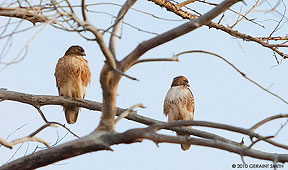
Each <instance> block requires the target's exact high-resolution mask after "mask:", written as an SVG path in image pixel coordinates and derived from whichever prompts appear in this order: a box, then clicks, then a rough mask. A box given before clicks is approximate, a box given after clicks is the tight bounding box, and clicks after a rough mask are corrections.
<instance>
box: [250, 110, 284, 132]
mask: <svg viewBox="0 0 288 170" xmlns="http://www.w3.org/2000/svg"><path fill="white" fill-rule="evenodd" d="M279 118H288V114H279V115H274V116H271V117H267V118H266V119H264V120H261V121H260V122H258V123H256V124H255V125H253V126H252V127H251V128H250V130H252V131H254V130H255V129H257V128H259V127H260V126H262V125H264V124H265V123H267V122H270V121H272V120H275V119H279Z"/></svg>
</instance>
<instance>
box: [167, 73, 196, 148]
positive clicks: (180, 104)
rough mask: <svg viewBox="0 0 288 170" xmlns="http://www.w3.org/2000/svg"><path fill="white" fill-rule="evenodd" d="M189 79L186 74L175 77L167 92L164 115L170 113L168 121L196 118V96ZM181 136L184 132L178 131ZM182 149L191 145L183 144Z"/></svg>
mask: <svg viewBox="0 0 288 170" xmlns="http://www.w3.org/2000/svg"><path fill="white" fill-rule="evenodd" d="M188 87H189V84H188V80H187V78H186V77H184V76H178V77H175V78H174V79H173V82H172V84H171V88H170V89H169V91H168V92H167V94H166V97H165V101H164V115H165V116H167V115H168V122H170V121H177V120H193V118H194V98H193V94H192V92H191V91H190V89H189V88H188ZM177 135H179V136H182V135H183V136H185V135H184V134H181V133H177ZM181 148H182V150H184V151H185V150H188V149H189V148H190V145H187V144H181Z"/></svg>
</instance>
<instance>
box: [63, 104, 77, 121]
mask: <svg viewBox="0 0 288 170" xmlns="http://www.w3.org/2000/svg"><path fill="white" fill-rule="evenodd" d="M63 110H64V112H65V117H66V121H67V123H68V124H73V123H75V122H76V120H77V117H78V112H79V107H63Z"/></svg>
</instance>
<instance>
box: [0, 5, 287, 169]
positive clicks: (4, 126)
mask: <svg viewBox="0 0 288 170" xmlns="http://www.w3.org/2000/svg"><path fill="white" fill-rule="evenodd" d="M97 2H100V1H97ZM107 2H108V1H107ZM109 2H110V1H109ZM111 2H112V1H111ZM123 2H124V1H123V0H121V1H119V2H118V1H117V3H119V4H123ZM216 2H219V1H216ZM272 2H273V1H271V3H272ZM246 3H247V2H246ZM264 5H265V3H264ZM240 6H242V4H241V5H240V4H239V5H236V6H234V9H239V8H240ZM265 6H266V9H268V6H267V5H265ZM191 7H195V8H198V9H199V11H201V12H204V11H207V10H208V9H206V8H199V5H197V4H196V5H195V6H191ZM134 8H136V9H140V10H143V11H146V12H150V13H153V14H155V15H157V16H161V17H165V18H169V19H180V18H179V17H177V16H175V15H174V14H172V13H169V12H167V11H166V10H165V9H164V8H160V7H159V6H156V5H154V4H153V3H151V2H148V1H139V2H137V3H136V4H135V6H134ZM281 8H282V7H281V6H280V9H281ZM94 9H95V10H97V11H105V12H109V13H113V14H114V15H116V14H117V13H118V11H119V7H116V6H111V5H101V6H97V7H95V8H94ZM244 9H245V7H244V8H243V10H244ZM244 11H245V10H244ZM225 16H226V19H225V20H224V21H223V24H224V25H227V24H229V25H231V24H232V23H233V22H234V21H235V16H234V15H232V14H231V13H227V14H225ZM233 16H234V17H233ZM248 16H249V17H250V18H255V17H257V18H258V19H259V20H265V19H268V18H271V17H273V18H274V19H279V18H280V16H277V15H276V14H263V13H252V14H250V15H248ZM88 19H89V20H90V21H91V22H92V23H94V24H95V26H97V27H98V28H107V27H108V26H109V25H110V24H111V23H112V21H113V19H112V18H111V16H107V15H103V14H93V15H91V16H89V18H88ZM286 20H287V19H286ZM3 21H7V18H3V17H0V23H1V25H2V23H3ZM215 21H218V20H215ZM125 22H127V23H129V24H132V25H134V26H137V27H139V28H141V29H144V30H147V31H152V32H157V33H162V32H165V31H167V30H169V29H171V28H174V27H175V26H177V25H180V24H182V23H184V22H171V21H163V20H157V19H155V18H153V17H151V16H149V15H144V14H141V13H138V12H135V11H132V10H131V11H130V12H129V13H128V14H127V16H126V17H125ZM261 23H262V22H261ZM262 24H264V25H265V24H266V25H265V26H266V29H263V28H260V27H259V26H256V25H254V24H251V23H248V22H246V21H244V22H242V23H240V24H239V25H238V26H237V27H235V29H237V30H240V31H241V32H244V33H247V34H252V35H255V36H268V35H269V33H270V31H271V29H272V28H273V27H274V26H275V24H276V23H273V22H270V23H266V22H264V23H262ZM273 24H274V25H273ZM24 25H25V26H31V24H30V23H28V22H25V24H24ZM24 25H23V26H24ZM38 28H40V27H38ZM36 30H38V29H35V30H31V31H27V32H24V33H21V34H18V35H16V36H14V37H13V43H12V45H13V46H12V47H11V50H10V51H9V53H8V54H7V55H5V56H4V57H5V58H4V59H3V60H6V61H9V60H10V59H12V58H14V57H15V56H17V54H18V52H19V51H20V49H21V48H22V47H23V45H24V44H25V42H27V41H28V40H29V39H30V38H31V37H32V36H33V35H34V34H35V32H36ZM122 30H123V32H122V38H121V40H118V41H117V49H116V52H117V57H118V58H119V59H121V58H123V57H125V56H126V55H127V54H128V53H130V52H131V51H132V50H133V49H134V48H135V47H136V46H137V45H138V44H139V43H140V42H142V41H144V40H147V39H149V38H151V37H154V36H155V35H151V34H147V33H144V32H139V31H137V30H135V29H133V28H131V27H129V26H127V25H124V26H123V29H122ZM285 30H287V25H284V26H283V28H282V29H281V30H280V31H278V32H276V34H275V35H281V36H285V35H287V32H285ZM109 36H110V35H109V34H107V35H106V36H105V41H106V42H107V40H108V38H109ZM4 43H5V41H3V40H0V47H2V46H3V45H4ZM75 44H78V45H81V46H82V47H83V48H84V49H85V51H86V54H87V56H86V59H87V60H88V63H89V66H90V69H91V72H92V81H91V84H90V86H89V87H88V88H87V95H86V99H89V100H94V101H101V100H102V96H101V95H102V92H101V88H100V84H99V75H100V71H101V68H102V66H103V61H104V60H105V58H104V56H103V55H102V54H101V52H100V49H99V47H98V45H97V44H96V43H95V42H91V41H86V40H84V39H83V38H81V37H80V36H79V35H78V34H77V33H67V32H64V31H61V30H57V29H55V28H52V27H50V26H48V27H46V28H45V29H44V30H43V31H41V32H40V34H39V35H38V36H37V37H36V38H35V39H34V40H33V41H32V42H31V44H30V45H29V51H28V54H27V56H26V57H25V59H24V60H23V61H21V62H19V63H17V64H14V65H11V66H9V67H8V68H6V69H5V70H3V71H0V88H8V90H13V91H19V92H24V93H32V94H45V95H57V94H58V93H57V88H56V85H55V78H54V69H55V65H56V63H57V61H58V59H59V58H60V57H62V56H63V55H64V53H65V51H66V49H67V48H68V47H69V46H71V45H75ZM188 50H207V51H210V52H213V53H217V54H219V55H221V56H223V57H224V58H226V59H227V60H228V61H230V62H231V63H233V64H234V65H235V66H236V67H237V68H239V69H240V70H241V71H243V72H244V73H246V74H247V76H248V77H250V78H252V79H253V80H255V81H256V82H258V83H259V84H261V85H262V86H263V87H265V88H269V90H271V91H272V92H274V93H276V94H278V95H279V96H281V97H283V98H284V99H286V100H288V90H287V87H288V81H287V75H288V63H287V61H285V60H284V61H283V62H282V64H281V65H279V66H276V67H272V66H274V65H275V64H276V62H275V59H274V57H273V53H272V52H271V50H268V49H267V48H263V47H261V46H260V45H258V44H256V43H253V42H244V41H243V40H239V39H235V38H232V37H230V36H229V35H228V34H226V33H223V32H221V31H217V30H215V29H208V28H207V27H201V28H199V29H197V30H195V31H193V32H191V33H188V34H187V35H185V36H183V37H180V38H178V39H176V40H174V41H172V42H169V43H167V44H164V45H162V46H160V47H157V48H155V49H153V50H151V51H149V52H147V53H146V54H144V55H143V58H159V57H163V58H169V57H172V55H173V54H176V53H180V52H183V51H188ZM286 52H287V50H286ZM2 66H3V65H1V67H2ZM127 74H129V75H131V76H133V77H137V78H138V79H139V80H140V81H139V82H137V81H132V80H130V79H127V78H122V80H121V82H120V84H119V89H118V94H119V96H118V98H117V106H119V107H123V108H127V107H130V106H132V105H134V104H137V103H143V104H144V105H145V106H146V108H145V109H138V113H139V114H141V115H143V116H147V117H151V118H154V119H157V120H162V121H166V120H167V118H166V117H165V116H164V115H163V113H162V105H163V100H164V97H165V95H166V92H167V91H168V89H169V87H170V83H171V81H172V78H173V77H175V76H178V75H184V76H186V77H187V78H188V79H189V81H190V86H191V90H192V92H193V94H194V97H195V102H196V104H195V106H196V109H195V120H205V121H213V122H218V123H224V124H229V125H235V126H239V127H244V128H249V127H251V126H252V125H253V124H255V123H257V122H258V121H260V120H262V119H264V118H266V117H269V116H272V115H276V114H280V113H287V110H288V105H287V104H285V103H283V102H281V101H280V100H279V99H277V98H275V97H273V96H272V95H270V94H268V93H266V92H264V91H263V90H261V89H259V88H258V87H256V86H255V85H254V84H252V83H251V82H249V81H247V80H246V79H244V78H243V77H241V75H240V74H239V73H237V72H236V71H234V70H233V69H232V68H231V67H230V66H229V65H227V64H226V63H224V62H223V61H222V60H220V59H218V58H216V57H214V56H209V55H206V54H186V55H183V56H180V62H159V63H145V64H144V63H143V64H139V65H136V66H134V67H133V68H131V69H130V70H129V71H128V72H127ZM42 110H43V112H44V114H45V115H46V117H47V119H48V120H51V121H58V122H61V123H66V122H65V118H64V113H63V111H62V108H61V107H60V106H44V107H43V108H42ZM0 114H1V119H0V130H1V132H0V137H1V138H4V139H5V138H6V137H7V136H8V135H9V134H11V133H12V132H13V131H14V130H15V129H17V128H18V127H21V126H22V125H25V126H24V127H23V128H21V129H20V130H18V131H16V132H15V133H14V134H13V135H11V136H10V137H9V138H8V141H11V140H13V139H16V138H19V137H23V136H26V135H28V134H30V133H31V132H32V131H34V130H35V129H37V128H38V127H40V126H41V125H43V123H44V122H43V120H42V119H41V117H40V115H39V113H38V112H37V110H35V109H34V108H33V107H32V106H30V105H25V104H22V103H17V102H12V101H4V102H0ZM100 115H101V113H100V112H95V111H90V110H87V109H82V111H81V113H80V115H79V118H78V121H77V123H76V124H74V125H68V127H69V128H70V129H71V130H72V131H73V132H75V133H76V134H78V135H79V136H84V135H87V134H89V133H90V132H91V131H92V130H93V129H95V128H96V127H97V125H98V122H99V118H100ZM285 121H286V119H282V120H276V121H273V122H271V123H268V124H267V125H265V126H263V127H261V128H259V129H258V130H257V132H259V133H261V134H262V135H273V134H274V133H275V132H276V131H277V130H278V129H279V128H280V126H281V124H283V123H285ZM136 127H145V126H144V125H142V124H139V123H135V122H131V121H128V120H125V119H123V120H121V121H120V122H119V123H118V124H117V125H116V130H117V131H118V132H123V131H125V130H128V129H131V128H136ZM197 129H203V130H207V131H209V132H214V133H217V134H219V135H222V136H224V137H226V138H230V139H234V140H235V141H239V142H240V141H241V139H242V137H243V136H242V135H237V134H236V135H235V134H234V133H230V132H225V131H220V130H213V129H208V128H199V127H197ZM287 130H288V129H287V127H285V128H283V131H282V132H281V133H280V134H279V136H277V138H276V139H275V140H276V141H279V142H281V143H287V141H288V133H286V132H285V131H287ZM57 133H58V134H59V138H62V137H63V136H64V135H65V134H66V131H65V130H63V129H62V128H57V129H55V128H48V129H46V130H44V131H42V132H41V133H40V134H39V135H37V136H38V137H40V138H43V139H44V140H46V141H47V142H49V143H50V144H53V143H54V142H55V141H56V140H57ZM161 133H165V134H169V135H175V133H172V132H169V131H161ZM73 139H75V138H74V137H73V136H72V135H70V134H68V135H67V136H66V137H65V138H64V139H63V141H61V143H64V142H66V141H69V140H73ZM245 141H246V142H247V144H248V142H249V138H248V137H245ZM37 145H39V146H42V145H41V144H38V143H33V142H29V144H28V143H24V144H23V146H22V147H21V148H20V150H19V151H18V152H17V153H16V155H15V156H14V158H13V159H15V158H19V157H21V156H23V155H24V154H25V152H26V150H27V147H28V146H29V148H28V152H27V154H29V153H31V152H32V151H33V150H34V149H35V147H36V146H37ZM19 146H20V145H17V146H15V147H14V149H13V150H9V149H7V148H4V147H0V163H1V165H2V164H4V163H5V162H6V161H7V160H9V159H10V157H12V155H13V154H14V153H15V152H16V150H17V148H18V147H19ZM254 147H255V149H261V150H264V151H267V152H272V153H274V152H278V153H287V151H285V150H282V149H277V148H275V147H272V146H270V145H267V144H265V143H259V144H256V145H255V146H254ZM112 149H113V150H114V152H109V151H101V152H95V153H88V154H86V155H82V156H78V157H76V158H72V159H68V160H64V161H61V162H58V163H55V164H53V165H50V166H47V167H44V168H40V169H41V170H50V169H53V170H63V169H69V170H78V169H87V170H90V169H91V170H92V169H95V168H98V169H102V170H114V169H117V170H128V169H138V170H147V169H149V170H150V169H151V170H154V169H155V170H159V169H161V170H162V169H163V170H164V169H165V170H176V169H181V170H182V169H183V170H192V169H204V170H206V169H221V170H229V169H232V168H231V165H232V164H233V163H242V161H241V158H240V156H238V155H235V154H233V153H229V152H227V151H222V150H217V149H212V148H205V147H199V146H191V148H190V150H188V151H186V152H183V151H182V150H181V149H180V146H179V145H174V144H159V147H157V146H156V145H155V144H154V143H153V142H151V141H144V142H142V143H136V144H131V145H118V146H112ZM244 159H245V161H246V163H256V164H257V163H270V162H267V161H261V160H256V159H250V158H246V157H244ZM286 166H287V165H286ZM286 168H287V167H286Z"/></svg>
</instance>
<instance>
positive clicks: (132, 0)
mask: <svg viewBox="0 0 288 170" xmlns="http://www.w3.org/2000/svg"><path fill="white" fill-rule="evenodd" d="M136 1H137V0H127V1H126V2H125V4H124V5H123V6H122V8H121V9H120V11H119V13H118V15H117V18H116V20H115V24H114V25H113V30H112V33H111V37H110V41H109V49H110V51H111V52H112V54H113V55H114V57H116V53H115V45H116V38H117V36H116V35H117V32H118V31H119V29H120V25H121V24H122V22H123V18H124V16H125V15H126V13H127V12H128V10H129V9H130V8H131V7H132V6H133V5H134V3H135V2H136Z"/></svg>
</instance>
